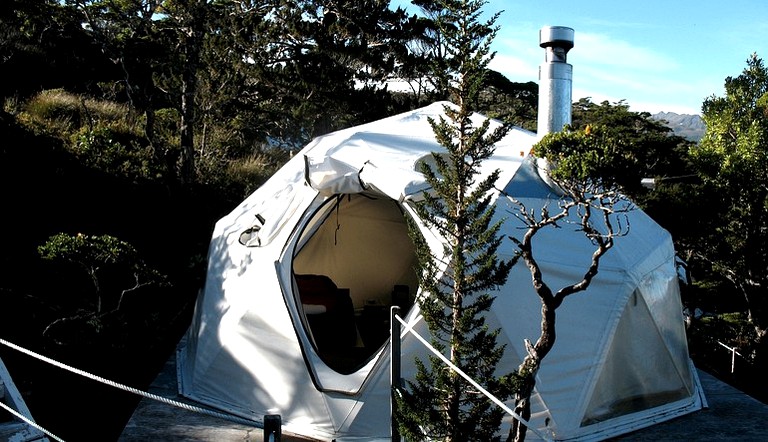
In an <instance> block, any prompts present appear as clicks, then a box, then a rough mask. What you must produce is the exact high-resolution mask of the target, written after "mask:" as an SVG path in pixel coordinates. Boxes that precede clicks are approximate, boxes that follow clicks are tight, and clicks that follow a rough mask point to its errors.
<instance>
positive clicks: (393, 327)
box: [389, 305, 401, 442]
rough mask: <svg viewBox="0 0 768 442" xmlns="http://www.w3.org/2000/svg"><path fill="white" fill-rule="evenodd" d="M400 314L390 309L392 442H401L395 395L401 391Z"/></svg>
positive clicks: (393, 307)
mask: <svg viewBox="0 0 768 442" xmlns="http://www.w3.org/2000/svg"><path fill="white" fill-rule="evenodd" d="M399 313H400V307H398V306H396V305H393V306H392V307H391V309H390V315H389V324H390V325H389V332H390V341H391V344H392V345H391V346H390V352H391V355H390V360H391V361H392V365H391V367H390V378H389V380H390V384H391V391H390V399H389V409H390V420H391V422H392V441H393V442H400V430H398V428H397V421H396V419H395V407H396V398H395V394H396V393H397V392H398V391H400V387H401V385H400V382H401V379H400V321H398V320H397V318H398V314H399Z"/></svg>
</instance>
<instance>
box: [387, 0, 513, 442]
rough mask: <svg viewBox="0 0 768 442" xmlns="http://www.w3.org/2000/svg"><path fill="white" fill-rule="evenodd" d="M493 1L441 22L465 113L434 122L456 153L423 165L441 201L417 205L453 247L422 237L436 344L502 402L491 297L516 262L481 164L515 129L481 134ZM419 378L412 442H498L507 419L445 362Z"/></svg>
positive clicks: (449, 12)
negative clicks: (485, 16) (504, 252)
mask: <svg viewBox="0 0 768 442" xmlns="http://www.w3.org/2000/svg"><path fill="white" fill-rule="evenodd" d="M484 3H485V2H482V1H463V2H449V4H447V5H444V6H445V9H444V10H443V11H442V12H441V15H440V16H439V19H438V21H437V25H438V28H439V29H440V33H441V34H440V35H441V37H442V44H443V45H444V46H443V47H444V49H445V53H446V58H445V59H443V60H440V62H439V63H438V65H441V66H443V67H446V68H447V70H446V71H438V74H437V75H436V77H437V78H438V81H437V83H438V84H442V85H443V87H444V88H445V89H444V90H446V91H447V92H449V94H450V95H451V97H452V99H453V100H454V102H455V103H456V104H457V105H458V106H456V107H454V106H446V107H445V112H446V116H447V118H442V117H441V118H440V120H439V121H435V120H431V121H430V123H431V125H432V129H433V131H434V133H435V137H436V139H437V141H438V142H439V143H440V144H441V145H442V146H444V147H445V149H446V153H445V154H444V155H443V154H439V153H433V155H432V159H433V160H434V166H430V165H428V164H427V163H424V164H422V167H421V172H422V173H423V174H424V176H425V179H426V181H427V182H428V183H429V184H430V186H431V188H432V190H433V191H434V193H432V194H430V193H425V199H424V201H422V202H420V203H418V204H417V205H416V211H417V213H418V215H419V218H420V219H421V220H422V221H423V222H424V224H425V225H426V226H427V228H429V229H433V230H436V231H437V232H439V233H440V236H441V237H442V238H443V240H444V245H443V250H440V251H433V250H430V248H429V246H428V245H427V244H426V243H425V241H424V239H423V238H422V237H421V236H420V234H419V233H418V231H417V230H413V235H412V236H413V238H414V244H415V245H416V250H417V258H418V263H419V267H420V268H419V272H418V274H419V275H420V287H421V289H422V290H423V292H424V293H425V294H426V296H425V298H424V299H422V300H421V301H420V303H419V305H420V306H421V312H422V314H423V316H424V320H425V321H426V323H427V325H428V327H429V330H430V332H431V334H432V344H433V346H434V347H435V348H436V349H438V350H439V351H440V352H442V353H443V354H446V357H448V358H449V359H450V360H451V362H452V363H453V364H455V365H456V366H457V367H458V368H459V369H461V370H462V371H463V372H464V373H466V374H467V375H469V376H470V377H471V378H472V379H475V380H477V381H478V382H480V383H481V384H482V385H484V388H486V389H487V390H488V391H490V392H491V393H492V394H494V395H496V396H497V397H499V398H500V399H502V400H503V399H506V398H508V397H509V395H510V394H511V389H510V385H509V382H508V379H507V378H499V377H497V376H498V375H497V373H496V366H497V364H498V362H499V360H500V359H501V357H502V355H503V352H504V347H503V346H502V345H499V344H498V343H497V336H498V333H499V331H498V330H493V329H490V328H489V326H488V325H487V324H486V322H485V317H484V313H485V312H487V311H488V310H489V309H490V308H491V305H492V303H493V300H494V298H493V297H492V296H490V295H489V294H488V291H489V290H492V289H494V288H496V287H498V286H499V285H501V284H503V283H504V282H505V281H506V278H507V275H508V273H509V270H510V268H511V263H509V262H505V261H500V260H499V259H498V257H497V250H498V247H499V246H500V245H501V242H502V240H503V237H502V236H501V235H500V234H499V230H500V228H501V223H500V222H493V221H492V219H493V216H494V207H493V206H491V205H490V201H491V190H492V189H493V186H494V184H495V182H496V180H497V178H498V174H499V172H498V171H496V172H495V173H493V174H491V175H490V176H488V177H487V178H485V179H483V180H482V181H479V182H478V181H476V177H477V175H478V173H479V167H480V165H481V163H482V162H483V161H484V160H486V159H488V158H489V157H490V156H491V155H492V154H493V151H494V145H495V143H496V142H497V141H499V140H500V139H501V138H503V136H504V135H505V134H506V133H507V131H508V130H509V127H508V126H501V127H499V128H498V129H496V130H493V131H489V121H488V120H486V121H484V122H483V123H482V124H480V125H479V126H475V125H473V123H472V122H471V120H470V117H471V115H472V113H473V111H474V110H475V109H476V106H477V96H478V93H479V90H480V88H481V87H482V84H483V78H484V73H485V66H486V65H487V63H488V61H489V58H488V57H489V44H490V41H491V40H492V39H493V36H494V35H495V29H494V28H493V22H494V21H495V17H494V18H493V19H491V20H490V21H489V22H487V23H480V22H479V21H478V18H479V14H480V12H481V11H480V8H481V7H482V6H483V4H484ZM416 364H417V368H418V373H417V376H416V379H415V380H414V381H413V382H410V381H409V382H408V386H407V388H404V389H402V390H400V391H397V392H395V397H396V398H397V407H396V408H397V410H396V418H397V422H398V425H399V428H400V431H401V432H402V434H403V435H404V436H405V437H406V438H407V439H408V440H423V439H425V438H428V439H432V440H453V441H460V440H494V439H495V438H496V437H497V436H496V434H497V432H498V430H499V427H500V425H501V418H502V417H503V411H502V410H501V409H499V408H498V407H497V406H496V405H495V404H494V403H493V402H491V401H490V400H489V399H488V398H486V397H485V396H484V395H482V394H481V393H480V392H478V391H475V389H474V388H473V387H472V386H471V385H470V384H469V383H468V382H466V380H464V379H463V378H461V377H460V375H458V374H457V373H455V372H453V371H451V370H449V369H447V368H446V367H445V365H444V363H443V362H442V361H441V360H439V359H438V358H436V357H430V358H429V360H428V363H426V362H425V361H421V360H417V361H416Z"/></svg>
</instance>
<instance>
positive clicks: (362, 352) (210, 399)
mask: <svg viewBox="0 0 768 442" xmlns="http://www.w3.org/2000/svg"><path fill="white" fill-rule="evenodd" d="M446 104H447V103H435V104H433V105H431V106H427V107H425V108H422V109H417V110H414V111H411V112H406V113H403V114H400V115H396V116H393V117H390V118H386V119H383V120H380V121H376V122H373V123H369V124H365V125H362V126H358V127H353V128H350V129H346V130H341V131H338V132H335V133H332V134H329V135H326V136H323V137H319V138H317V139H316V140H314V141H313V142H312V143H310V144H309V145H308V146H306V147H305V148H304V149H303V150H302V151H301V152H300V153H299V154H298V155H296V156H295V157H294V158H293V159H291V160H290V161H289V162H288V163H287V164H286V165H285V166H284V167H283V168H281V169H280V170H279V171H278V172H277V173H276V174H275V175H274V176H273V177H272V178H271V179H270V180H269V181H268V182H266V183H265V184H264V185H263V186H262V187H261V188H259V189H258V190H257V191H255V192H254V193H253V194H252V195H251V196H249V197H248V198H247V199H246V200H245V201H244V202H243V203H242V204H241V205H240V206H238V207H237V208H235V209H234V210H233V211H232V212H231V213H230V214H229V215H227V216H225V217H224V218H222V219H221V220H220V221H219V222H218V223H217V224H216V227H215V229H214V232H213V237H212V240H211V244H210V251H209V256H208V274H207V278H206V282H205V286H204V288H203V290H202V292H201V294H200V296H199V298H198V303H197V305H196V310H195V313H194V316H193V320H192V324H191V325H190V328H189V331H188V332H187V335H186V338H185V339H184V343H185V345H183V346H182V347H181V348H180V350H179V357H178V373H179V391H180V393H181V394H182V395H184V396H186V397H188V398H190V399H193V400H196V401H199V402H201V403H203V404H207V405H209V406H211V407H214V408H217V409H220V410H224V411H227V412H229V413H232V414H233V415H237V416H240V417H244V418H248V419H252V420H254V421H256V422H260V421H261V419H262V417H263V416H264V415H266V414H279V415H281V417H282V422H283V425H284V428H285V430H286V431H290V432H293V433H297V434H301V435H305V436H307V437H312V438H317V439H320V440H337V441H342V440H389V438H390V417H389V414H390V403H389V391H390V386H389V368H390V356H389V344H388V340H387V339H388V336H387V334H388V330H389V325H388V323H387V320H388V307H389V306H390V305H393V304H397V305H400V306H404V307H405V312H406V313H404V317H405V320H406V321H407V322H408V323H409V324H412V325H413V327H414V329H415V330H417V331H419V332H420V333H421V334H423V335H424V336H428V335H429V332H428V330H427V328H426V326H425V324H424V322H423V321H421V320H420V318H419V306H418V295H419V292H418V287H417V282H416V276H415V274H414V267H413V264H414V262H415V257H414V249H413V244H412V242H411V241H410V239H409V237H408V233H407V227H406V224H405V217H407V216H408V217H412V218H413V219H414V221H415V222H416V224H417V225H418V226H419V227H420V228H421V229H422V233H423V234H424V236H425V238H426V239H427V241H428V242H429V243H430V245H431V246H432V247H434V248H435V250H441V249H440V247H441V239H440V238H439V236H438V235H437V234H436V233H435V232H430V231H428V230H427V229H426V228H425V227H424V225H423V224H422V223H420V222H419V220H418V218H417V217H416V215H415V213H414V211H413V201H414V200H418V198H419V195H421V194H422V193H423V192H424V191H428V190H429V189H428V187H427V185H426V183H425V182H424V179H423V177H422V175H421V174H420V173H419V172H418V170H419V164H420V162H423V161H430V158H431V153H432V152H442V151H443V148H442V147H441V146H439V145H438V144H437V143H436V141H435V139H434V135H433V132H432V129H431V126H430V124H429V121H428V119H429V118H434V119H436V118H439V117H440V116H441V115H443V106H444V105H446ZM476 118H477V119H476V121H477V124H479V123H480V122H481V121H482V120H483V117H482V116H480V115H477V116H476ZM497 124H498V123H497V122H494V123H493V124H492V127H494V126H495V125H497ZM535 141H536V136H535V134H533V133H530V132H527V131H524V130H521V129H514V130H513V131H511V132H510V133H509V135H508V136H507V137H506V138H504V139H503V140H502V141H501V142H499V143H498V144H497V146H496V153H495V155H494V157H493V158H492V159H490V160H488V161H486V162H485V163H484V165H483V173H489V172H490V171H492V170H496V169H499V170H501V171H502V173H501V177H500V178H499V181H498V182H497V187H498V188H499V189H503V190H504V193H502V192H499V193H498V194H497V195H495V204H496V207H497V209H496V215H497V216H498V217H499V219H504V234H505V235H508V236H512V235H520V232H521V230H520V229H519V227H520V226H519V224H516V223H517V220H516V219H515V218H514V217H513V216H511V214H512V212H513V211H514V210H515V206H514V205H513V204H512V202H511V201H510V199H509V198H508V197H507V196H505V194H506V195H511V196H514V197H515V198H517V199H519V200H520V201H522V202H524V203H525V204H527V205H528V207H530V208H536V209H538V208H541V207H542V206H543V205H545V204H557V196H556V195H555V194H554V193H553V192H552V190H551V188H550V187H549V186H548V185H547V184H546V182H545V181H544V180H543V179H542V178H541V177H540V176H539V173H538V171H537V168H536V165H535V162H534V161H533V159H532V157H531V156H529V151H530V148H531V146H532V145H533V143H534V142H535ZM629 223H630V226H631V232H630V234H629V235H628V236H626V237H622V238H619V239H617V241H616V245H615V247H614V248H613V249H612V250H610V251H609V252H608V254H607V255H605V257H604V258H603V260H602V262H601V267H600V271H599V273H598V275H597V277H596V278H595V279H594V280H593V282H592V285H591V286H590V288H589V289H588V290H587V291H586V292H583V293H579V294H576V295H573V296H571V297H570V298H568V299H567V300H566V301H565V303H564V304H563V305H562V306H561V307H560V308H559V309H558V323H557V330H558V338H557V343H556V345H555V348H554V349H553V350H552V352H551V353H550V354H549V355H548V356H547V357H546V358H545V359H544V361H543V364H542V367H541V370H540V372H539V375H538V378H537V386H536V392H535V396H534V398H533V399H534V401H533V413H532V417H531V424H532V425H533V426H534V427H536V429H537V430H540V431H541V432H542V433H543V434H547V435H549V437H551V438H553V439H556V440H601V439H605V438H608V437H612V436H616V435H619V434H623V433H626V432H629V431H634V430H637V429H639V428H642V427H645V426H649V425H652V424H654V423H657V422H661V421H664V420H668V419H671V418H674V417H676V416H680V415H682V414H686V413H690V412H692V411H695V410H698V409H700V408H702V406H704V404H705V400H704V397H703V393H702V391H701V387H700V385H699V382H698V379H697V377H696V371H695V370H694V369H693V368H692V365H691V361H690V358H689V356H688V349H687V344H686V337H685V329H684V323H683V317H682V306H681V302H680V296H679V291H678V290H679V289H678V282H677V273H676V270H675V261H674V249H673V245H672V240H671V238H670V236H669V234H668V233H667V232H666V231H665V230H663V229H662V228H661V227H659V226H658V225H657V224H656V223H655V222H653V220H651V219H650V218H649V217H648V216H647V215H646V214H645V213H643V212H642V211H641V210H639V209H638V210H634V211H632V212H630V213H629ZM534 250H535V253H536V256H537V258H538V260H539V262H540V263H541V264H542V267H543V272H544V275H545V279H546V280H547V282H548V283H549V284H550V285H551V286H553V287H560V286H562V285H565V284H569V283H573V282H575V281H577V280H578V279H580V278H581V275H583V272H584V270H585V269H586V267H587V266H588V263H589V259H590V255H591V251H592V249H591V246H590V244H589V243H588V241H587V240H586V239H585V238H584V237H583V235H582V234H580V233H579V232H575V231H574V230H571V229H568V228H567V227H566V228H562V229H551V230H547V229H545V230H543V231H541V232H540V233H539V234H538V235H537V237H536V239H535V243H534ZM514 251H515V250H514V244H512V242H511V241H505V243H504V246H503V248H502V250H501V253H502V255H503V257H507V258H509V257H510V256H512V254H513V253H514ZM530 281H531V278H530V274H529V273H528V270H527V269H526V268H525V267H524V266H522V265H518V266H516V267H515V268H514V269H513V271H512V273H511V274H510V277H509V279H508V281H507V283H506V285H504V286H503V287H501V288H500V289H499V290H498V293H495V295H497V299H496V302H495V303H494V305H493V309H492V311H491V312H490V313H489V315H488V318H487V319H488V323H489V324H490V325H491V326H494V327H497V328H499V329H501V334H500V340H501V341H502V343H504V344H506V345H507V351H506V354H505V356H504V359H503V360H502V361H501V364H500V366H499V373H506V372H509V371H511V370H513V369H514V368H515V367H517V365H518V364H519V363H520V361H521V360H522V357H523V356H524V354H525V349H524V344H523V340H524V339H530V340H535V339H536V338H537V337H538V333H539V323H540V304H539V300H538V298H537V297H536V295H535V294H534V292H533V289H532V288H531V282H530ZM411 305H413V307H412V308H408V307H410V306H411ZM347 321H349V322H347ZM346 324H351V325H349V326H347V325H346ZM426 354H427V350H426V349H424V348H423V346H422V345H421V343H419V342H418V341H417V340H416V339H415V338H413V336H411V335H407V334H405V335H403V341H402V375H403V377H404V378H405V379H413V378H414V375H415V367H414V363H413V360H414V357H419V358H421V359H425V358H426ZM511 405H512V404H511V403H510V406H511ZM510 422H511V417H507V418H506V419H505V423H504V425H503V427H502V429H501V433H502V434H506V431H507V428H508V426H509V423H510ZM535 438H536V435H534V434H532V433H529V439H531V440H534V439H535Z"/></svg>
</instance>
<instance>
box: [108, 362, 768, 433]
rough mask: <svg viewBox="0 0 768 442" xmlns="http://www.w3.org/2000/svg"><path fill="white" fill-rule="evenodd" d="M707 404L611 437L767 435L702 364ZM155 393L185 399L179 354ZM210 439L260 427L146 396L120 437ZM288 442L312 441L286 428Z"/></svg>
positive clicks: (759, 408) (753, 411) (761, 420)
mask: <svg viewBox="0 0 768 442" xmlns="http://www.w3.org/2000/svg"><path fill="white" fill-rule="evenodd" d="M699 377H700V379H701V383H702V386H703V388H704V393H705V396H706V399H707V402H708V406H709V407H708V408H706V409H703V410H700V411H697V412H694V413H691V414H688V415H685V416H681V417H678V418H675V419H672V420H670V421H666V422H662V423H658V424H655V425H653V426H651V427H648V428H645V429H642V430H638V431H635V432H633V433H630V434H626V435H623V436H619V437H616V438H613V439H610V440H611V441H621V442H627V441H642V442H646V441H675V442H685V441H697V442H698V441H713V442H714V441H739V442H750V441H755V442H757V441H760V442H763V441H768V405H766V404H764V403H762V402H760V401H758V400H756V399H754V398H752V397H750V396H747V395H746V394H744V393H743V392H741V391H739V390H737V389H735V388H733V387H731V386H730V385H728V384H726V383H724V382H721V381H719V380H718V379H717V378H715V377H714V376H712V375H710V374H708V373H706V372H703V371H701V370H699ZM149 392H150V393H152V394H155V395H158V396H161V397H164V398H168V399H173V400H178V401H182V402H184V399H183V398H180V397H179V396H178V393H177V387H176V356H175V354H174V355H173V356H172V357H171V358H170V359H169V360H168V362H167V363H166V365H165V368H164V370H163V371H162V372H161V373H160V374H159V376H158V377H157V379H156V380H155V382H154V383H153V384H152V386H151V387H150V391H149ZM147 440H162V441H169V442H173V441H187V442H189V441H210V442H244V441H245V442H261V441H264V432H263V430H262V429H260V428H255V427H252V426H248V425H242V424H238V423H233V422H231V421H228V420H224V419H221V418H217V417H212V416H208V415H204V414H199V413H196V412H193V411H188V410H185V409H182V408H177V407H173V406H171V405H168V404H165V403H163V402H158V401H156V400H152V399H148V398H144V399H142V400H141V402H140V403H139V405H138V407H137V408H136V410H135V412H134V414H133V416H132V417H131V419H130V420H129V422H128V424H127V425H126V426H125V429H124V430H123V433H122V435H121V437H120V438H119V442H139V441H140V442H145V441H147ZM281 440H283V441H286V442H294V441H295V442H300V441H312V440H314V439H307V438H304V437H300V436H297V435H293V434H286V433H284V432H283V433H282V438H281Z"/></svg>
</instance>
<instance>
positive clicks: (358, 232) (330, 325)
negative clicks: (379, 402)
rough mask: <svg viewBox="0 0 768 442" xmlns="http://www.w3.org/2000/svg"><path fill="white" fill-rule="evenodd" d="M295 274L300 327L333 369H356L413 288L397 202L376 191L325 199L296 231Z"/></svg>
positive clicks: (411, 255)
mask: <svg viewBox="0 0 768 442" xmlns="http://www.w3.org/2000/svg"><path fill="white" fill-rule="evenodd" d="M293 256H294V257H293V274H294V280H295V283H296V284H295V287H296V289H297V292H298V293H295V294H294V299H295V300H296V302H297V307H298V310H299V311H300V312H302V317H303V321H304V322H303V325H304V328H305V331H306V333H307V335H308V336H309V337H310V340H311V342H312V344H313V347H314V350H315V351H316V352H317V354H318V356H320V358H321V359H322V360H323V362H325V363H326V365H328V367H330V368H331V369H333V370H335V371H336V372H339V373H342V374H349V373H353V372H355V371H356V370H358V369H359V368H360V367H362V366H364V365H365V364H366V363H367V362H368V361H370V359H371V358H372V357H373V356H374V355H376V354H377V353H378V352H379V350H380V349H381V348H382V346H383V345H384V344H385V343H386V342H387V341H388V339H389V327H390V324H389V310H390V307H391V306H392V305H398V306H399V307H400V308H401V309H402V310H401V312H402V314H405V313H407V311H408V310H409V309H410V307H411V306H412V305H413V300H414V297H415V294H416V291H417V288H418V280H417V278H416V273H415V270H414V266H415V263H416V257H415V250H414V245H413V242H412V241H411V239H410V236H409V235H408V227H407V224H406V222H405V216H404V214H403V211H402V208H401V207H400V206H399V205H398V203H397V202H396V201H394V200H392V199H390V198H388V197H382V196H380V195H373V194H346V195H336V196H333V197H331V198H328V199H327V200H326V201H325V202H324V203H323V204H322V205H321V206H320V208H319V209H318V210H317V211H316V212H315V214H314V216H313V217H312V219H311V220H310V221H309V222H308V223H307V224H306V226H305V227H304V230H303V231H302V232H301V237H300V240H299V241H298V242H297V246H296V250H295V251H294V254H293Z"/></svg>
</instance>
